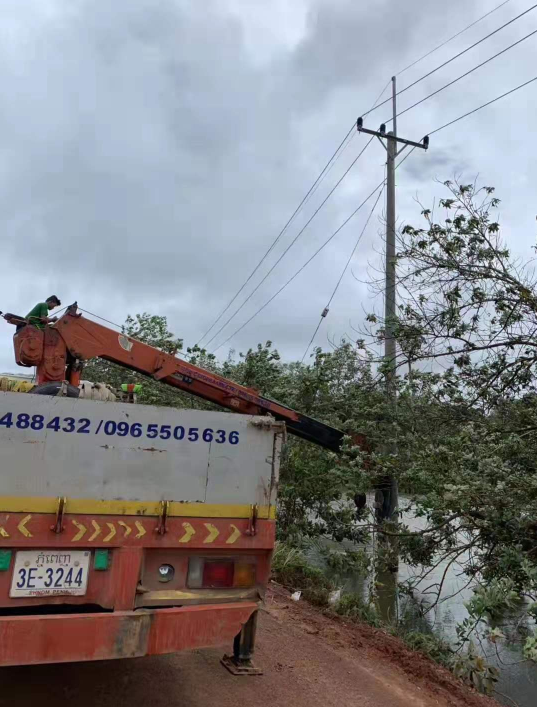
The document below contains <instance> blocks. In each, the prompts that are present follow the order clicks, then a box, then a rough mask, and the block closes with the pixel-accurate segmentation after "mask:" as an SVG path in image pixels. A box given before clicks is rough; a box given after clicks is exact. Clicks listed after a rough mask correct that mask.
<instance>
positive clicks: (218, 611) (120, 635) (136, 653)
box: [0, 602, 258, 666]
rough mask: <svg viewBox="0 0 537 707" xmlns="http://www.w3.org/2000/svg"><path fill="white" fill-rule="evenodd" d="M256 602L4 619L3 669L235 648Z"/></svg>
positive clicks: (0, 620) (0, 634) (0, 622)
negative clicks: (192, 650)
mask: <svg viewBox="0 0 537 707" xmlns="http://www.w3.org/2000/svg"><path fill="white" fill-rule="evenodd" d="M257 608H258V605H257V603H255V602H240V603H234V604H208V605H205V606H187V607H181V608H175V609H156V610H139V611H136V612H134V611H116V612H112V613H96V614H67V615H53V616H15V617H13V616H9V617H7V616H6V617H0V666H7V665H36V664H40V663H68V662H75V661H86V660H109V659H112V658H137V657H140V656H143V655H159V654H163V653H174V652H177V651H182V650H187V649H194V648H208V647H210V646H220V645H227V646H231V645H232V642H233V639H234V637H235V636H236V635H237V634H238V633H239V632H240V630H241V628H242V626H243V625H244V624H245V623H246V622H247V621H248V619H249V618H250V616H251V615H252V614H253V613H254V611H256V609H257Z"/></svg>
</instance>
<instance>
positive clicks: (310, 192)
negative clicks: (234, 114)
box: [197, 81, 390, 345]
mask: <svg viewBox="0 0 537 707" xmlns="http://www.w3.org/2000/svg"><path fill="white" fill-rule="evenodd" d="M389 85H390V81H388V82H387V83H386V85H385V86H384V88H383V89H382V91H381V92H380V93H379V95H378V96H377V99H376V100H375V102H374V103H373V105H372V108H375V107H376V105H377V103H378V102H379V101H380V99H381V98H382V95H383V94H384V92H385V91H386V89H387V88H388V86H389ZM355 136H356V131H355V130H354V125H352V126H351V127H350V129H349V131H348V132H347V134H346V135H345V137H344V138H343V140H342V141H341V142H340V144H339V145H338V148H337V149H336V151H335V152H334V154H333V155H332V157H331V158H330V159H329V160H328V162H327V163H326V165H325V166H324V167H323V169H322V171H321V173H320V174H319V176H318V177H317V179H316V180H315V181H314V183H313V184H312V186H311V187H310V188H309V190H308V192H307V193H306V195H305V196H304V198H303V199H302V201H301V202H300V204H299V205H298V206H297V208H296V209H295V211H294V212H293V214H292V215H291V217H290V218H289V220H288V221H287V223H286V224H285V226H284V227H283V228H282V230H281V231H280V233H279V234H278V236H277V237H276V238H275V240H274V241H273V242H272V244H271V246H270V248H269V249H268V250H267V251H266V253H265V254H264V255H263V257H262V258H261V260H260V261H259V262H258V264H257V265H256V266H255V268H254V269H253V270H252V272H251V273H250V275H249V276H248V278H247V279H246V280H245V282H244V283H243V285H242V286H241V287H240V289H239V290H238V291H237V292H236V294H235V295H234V296H233V298H232V299H231V300H230V301H229V302H228V304H227V305H226V307H225V309H223V310H222V312H220V314H219V315H218V317H217V318H216V319H215V321H214V322H213V323H212V324H211V326H210V327H209V328H208V329H207V331H206V332H205V333H204V334H203V336H202V337H200V339H199V340H198V342H197V345H199V344H200V342H201V341H203V339H204V338H205V337H206V336H207V335H208V334H209V333H210V332H211V330H212V329H213V328H214V327H215V326H216V325H217V324H218V322H219V321H220V319H222V317H223V316H224V314H225V313H226V312H227V311H228V310H229V308H230V307H231V305H232V304H233V302H235V300H236V299H237V297H238V296H239V295H240V293H241V292H242V291H243V290H244V288H245V287H246V286H247V285H248V283H249V282H250V280H251V279H252V278H253V276H254V275H255V273H256V272H257V271H258V270H259V268H260V267H261V265H262V264H263V262H264V261H265V260H266V258H267V257H268V256H269V255H270V253H271V252H272V250H273V249H274V247H275V246H276V245H277V243H278V241H279V240H280V238H281V237H282V236H283V235H284V233H285V232H286V230H287V229H288V228H289V226H290V225H291V223H292V222H293V220H294V219H295V218H296V216H298V214H299V213H300V211H301V210H302V208H303V207H304V206H305V205H306V203H307V202H308V200H309V199H310V198H311V197H312V196H313V194H314V193H315V192H316V191H317V189H318V187H319V186H320V184H321V183H322V181H323V180H324V179H325V177H326V176H327V175H328V174H329V172H330V171H331V170H332V168H333V167H334V165H335V164H336V162H337V161H338V160H339V159H340V157H341V155H342V154H343V153H344V152H345V150H346V149H347V147H348V146H349V145H350V143H351V142H352V140H353V139H354V138H355ZM218 333H220V332H218ZM218 333H217V334H216V336H218ZM214 338H215V337H213V338H212V339H211V340H210V341H209V342H208V343H207V345H208V344H210V343H211V341H212V340H213V339H214Z"/></svg>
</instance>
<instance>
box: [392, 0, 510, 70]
mask: <svg viewBox="0 0 537 707" xmlns="http://www.w3.org/2000/svg"><path fill="white" fill-rule="evenodd" d="M508 2H511V0H504V2H502V3H501V4H500V5H497V6H496V7H494V8H493V9H492V10H489V12H486V13H485V14H484V15H481V17H479V18H478V19H477V20H475V21H474V22H472V24H470V25H468V26H467V27H465V28H464V29H461V31H460V32H457V34H454V35H453V36H452V37H450V38H449V39H446V41H445V42H442V44H439V45H438V46H437V47H435V48H434V49H431V51H429V52H427V54H424V55H423V56H420V58H419V59H416V60H415V61H413V62H412V63H411V64H409V65H408V66H405V68H404V69H401V71H399V72H398V73H397V74H396V76H401V74H403V73H404V72H405V71H408V70H409V69H411V68H412V67H413V66H416V64H419V62H420V61H423V60H424V59H427V57H428V56H431V54H434V53H435V52H436V51H438V50H439V49H442V47H445V46H446V44H449V42H451V41H452V40H453V39H457V37H460V36H461V34H464V33H465V32H466V31H467V30H469V29H470V28H471V27H474V26H475V25H477V24H478V23H479V22H481V20H484V19H485V18H486V17H488V16H489V15H492V13H493V12H496V10H499V9H500V8H501V7H503V6H504V5H507V3H508Z"/></svg>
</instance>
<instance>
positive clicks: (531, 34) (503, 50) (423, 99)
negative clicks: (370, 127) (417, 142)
mask: <svg viewBox="0 0 537 707" xmlns="http://www.w3.org/2000/svg"><path fill="white" fill-rule="evenodd" d="M534 34H537V29H535V30H533V32H530V33H529V34H527V35H526V36H525V37H522V39H519V40H517V41H516V42H513V44H510V45H509V46H508V47H505V49H502V50H501V51H500V52H498V53H497V54H494V55H493V56H491V57H489V58H488V59H485V61H482V62H481V64H478V65H477V66H474V67H473V69H470V70H469V71H466V73H464V74H461V76H458V77H457V78H456V79H453V81H450V82H449V83H446V84H445V85H444V86H442V87H441V88H438V89H437V90H436V91H433V92H432V93H430V94H429V95H428V96H425V98H422V99H420V100H419V101H417V102H416V103H413V104H412V105H411V106H408V108H405V109H404V110H402V111H401V112H400V113H397V118H398V117H399V116H400V115H404V114H405V113H408V111H409V110H412V109H413V108H416V106H419V105H420V104H421V103H424V102H425V101H427V100H429V98H432V97H433V96H436V94H437V93H441V91H443V90H444V89H446V88H449V87H450V86H453V84H455V83H457V82H458V81H460V80H461V79H464V78H465V77H466V76H469V75H470V74H472V73H473V72H474V71H477V69H480V68H481V67H482V66H485V64H488V63H489V62H490V61H492V60H493V59H496V58H497V57H499V56H501V55H502V54H505V52H508V51H509V50H510V49H513V47H516V46H517V44H521V43H522V42H524V41H525V40H526V39H529V38H530V37H532V36H533V35H534ZM392 120H393V118H390V119H389V120H386V121H384V122H385V123H390V122H391V121H392Z"/></svg>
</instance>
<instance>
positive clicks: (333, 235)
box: [211, 77, 537, 353]
mask: <svg viewBox="0 0 537 707" xmlns="http://www.w3.org/2000/svg"><path fill="white" fill-rule="evenodd" d="M536 78H537V77H536ZM415 149H416V147H413V148H412V149H411V150H410V152H408V153H407V154H406V156H405V157H403V159H402V160H401V161H400V162H398V164H396V165H395V169H396V170H397V169H399V167H400V166H401V165H402V164H403V162H405V160H407V159H408V158H409V157H410V155H411V154H412V153H413V152H414V150H415ZM385 184H386V179H385V178H384V179H383V180H382V182H380V184H378V185H377V186H376V187H375V188H374V189H373V191H372V192H371V193H370V194H369V196H367V197H366V198H365V199H364V200H363V201H362V203H361V204H360V205H359V206H358V207H357V208H356V209H355V210H354V211H353V212H352V214H350V216H348V217H347V218H346V219H345V221H343V223H342V224H340V226H338V228H337V229H336V230H335V231H334V232H333V233H332V235H331V236H330V237H329V238H328V239H327V240H326V241H325V242H324V243H323V244H322V245H321V246H320V247H319V248H318V249H317V250H316V251H315V253H314V254H313V255H312V256H311V258H309V259H308V260H307V261H306V262H305V263H304V264H303V265H302V266H301V267H300V268H299V269H298V270H297V271H296V272H295V274H294V275H293V276H292V277H291V278H289V280H287V282H286V283H285V284H284V285H282V287H280V289H279V290H278V291H277V292H276V293H275V294H274V295H272V297H271V298H270V299H269V300H267V301H266V302H265V304H264V305H262V306H261V307H260V308H259V309H258V310H257V311H256V312H254V314H253V315H252V316H251V317H250V318H249V319H248V320H247V321H246V322H244V324H242V325H241V326H240V327H239V328H238V329H236V331H234V332H233V334H231V336H228V338H227V339H226V340H225V341H223V342H222V343H221V344H219V345H218V346H217V347H216V348H214V349H213V350H212V351H211V353H215V352H216V351H218V349H220V348H222V346H225V345H226V344H227V343H228V341H230V340H231V339H233V337H235V336H236V335H237V334H238V333H239V332H240V331H242V330H243V329H244V327H245V326H247V325H248V324H249V323H250V322H251V321H252V320H253V319H254V318H255V317H257V315H258V314H260V313H261V312H262V311H263V310H264V309H265V307H267V306H268V305H269V304H270V303H271V302H272V301H273V300H274V299H275V298H276V297H277V296H278V295H279V294H280V293H281V292H283V291H284V290H285V288H286V287H287V286H288V285H290V284H291V282H293V280H294V279H295V278H296V277H297V276H298V275H300V273H301V272H302V271H303V270H304V268H306V267H307V266H308V265H309V264H310V263H311V261H312V260H313V259H314V258H316V257H317V255H319V253H320V252H321V251H322V250H324V248H325V247H326V246H327V245H328V244H329V243H330V241H331V240H332V239H333V238H335V236H337V234H338V233H339V232H340V231H341V230H342V229H343V228H344V227H345V226H346V225H347V224H348V223H349V221H351V220H352V219H353V218H354V217H355V216H356V214H357V213H358V212H359V211H360V209H362V207H363V206H365V204H366V203H367V202H368V201H369V199H371V197H372V196H373V195H374V194H376V192H377V191H378V190H379V189H381V188H384V186H385Z"/></svg>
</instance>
